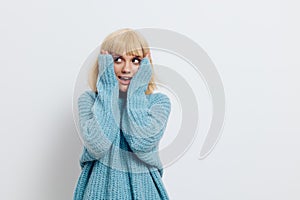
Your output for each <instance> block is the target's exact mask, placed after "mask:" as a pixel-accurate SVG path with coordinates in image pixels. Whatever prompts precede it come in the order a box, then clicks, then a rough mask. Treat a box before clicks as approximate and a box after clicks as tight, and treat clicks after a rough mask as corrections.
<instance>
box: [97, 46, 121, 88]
mask: <svg viewBox="0 0 300 200" xmlns="http://www.w3.org/2000/svg"><path fill="white" fill-rule="evenodd" d="M98 70H99V73H98V78H97V91H98V93H101V92H103V90H107V89H112V88H114V87H115V86H118V85H119V83H118V80H117V77H116V75H115V71H114V60H113V57H112V55H111V54H109V53H108V52H107V51H103V50H101V53H100V54H99V55H98Z"/></svg>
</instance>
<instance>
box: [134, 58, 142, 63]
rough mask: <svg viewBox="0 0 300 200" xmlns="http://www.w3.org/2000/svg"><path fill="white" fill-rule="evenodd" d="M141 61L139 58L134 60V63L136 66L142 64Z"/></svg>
mask: <svg viewBox="0 0 300 200" xmlns="http://www.w3.org/2000/svg"><path fill="white" fill-rule="evenodd" d="M140 61H141V60H140V59H139V58H133V59H132V62H133V63H134V64H140Z"/></svg>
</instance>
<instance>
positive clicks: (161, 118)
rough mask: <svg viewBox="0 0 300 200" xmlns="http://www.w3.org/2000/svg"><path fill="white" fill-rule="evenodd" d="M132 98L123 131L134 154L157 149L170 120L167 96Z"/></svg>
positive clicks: (127, 107)
mask: <svg viewBox="0 0 300 200" xmlns="http://www.w3.org/2000/svg"><path fill="white" fill-rule="evenodd" d="M151 95H152V97H149V98H147V96H146V95H145V94H138V93H136V94H135V95H133V96H131V98H129V99H128V100H127V106H126V110H125V114H124V115H125V116H124V117H123V124H122V131H123V133H124V137H125V138H126V140H127V142H128V143H129V145H130V147H131V149H132V151H133V152H149V151H151V150H153V149H154V148H155V147H157V145H158V143H159V141H160V139H161V137H162V136H163V133H164V130H165V128H166V125H167V121H168V118H169V114H170V110H171V103H170V100H169V98H168V96H166V95H165V94H162V93H155V94H151Z"/></svg>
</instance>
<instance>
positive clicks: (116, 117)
mask: <svg viewBox="0 0 300 200" xmlns="http://www.w3.org/2000/svg"><path fill="white" fill-rule="evenodd" d="M98 64H99V75H98V79H97V91H98V95H97V94H96V93H94V92H92V91H86V92H84V93H83V94H82V95H81V96H80V97H79V98H78V111H79V124H80V134H81V137H82V139H83V144H84V149H83V154H82V157H81V159H80V164H81V166H83V164H84V162H87V161H92V160H98V159H100V158H102V157H103V156H104V155H105V153H106V152H107V151H108V150H109V148H110V147H111V145H112V144H113V142H114V140H115V138H116V137H117V136H118V134H119V133H120V114H119V106H118V95H119V86H118V81H117V79H116V77H115V73H114V67H113V58H112V57H111V55H104V54H100V55H99V57H98Z"/></svg>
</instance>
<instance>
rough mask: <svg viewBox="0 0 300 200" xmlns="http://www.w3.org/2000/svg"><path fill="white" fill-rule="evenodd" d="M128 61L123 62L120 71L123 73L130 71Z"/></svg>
mask: <svg viewBox="0 0 300 200" xmlns="http://www.w3.org/2000/svg"><path fill="white" fill-rule="evenodd" d="M130 67H131V66H130V62H125V64H124V66H123V68H122V72H124V73H130Z"/></svg>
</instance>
